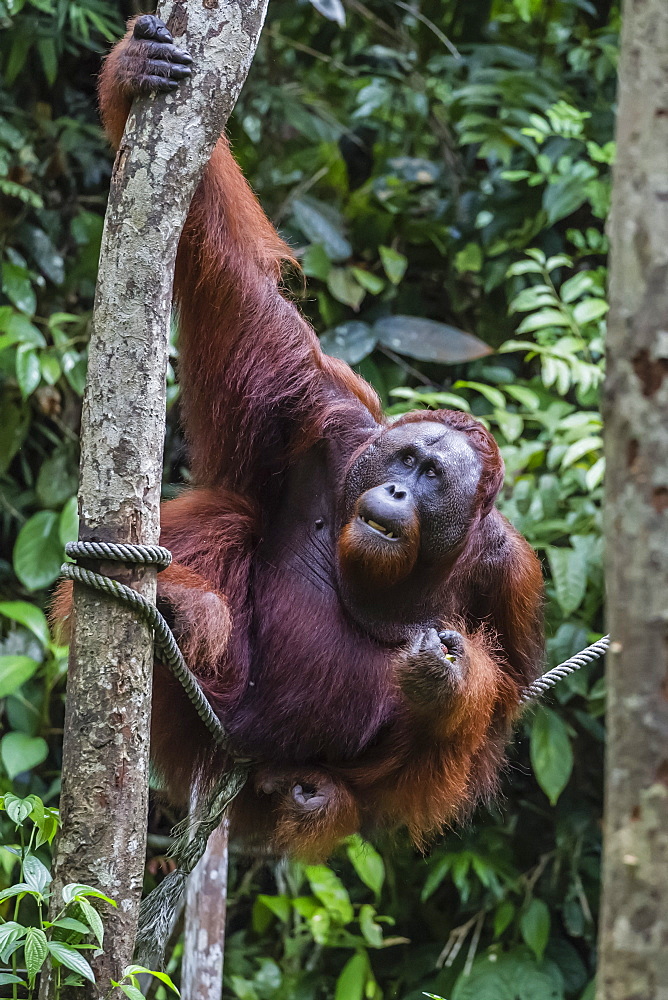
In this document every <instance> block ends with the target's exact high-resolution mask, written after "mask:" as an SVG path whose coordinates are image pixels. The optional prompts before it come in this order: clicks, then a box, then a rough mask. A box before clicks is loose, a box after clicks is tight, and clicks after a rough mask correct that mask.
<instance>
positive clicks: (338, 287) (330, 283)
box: [327, 267, 366, 312]
mask: <svg viewBox="0 0 668 1000" xmlns="http://www.w3.org/2000/svg"><path fill="white" fill-rule="evenodd" d="M327 287H328V289H329V291H330V292H331V294H332V295H333V296H334V298H335V299H336V301H337V302H342V303H343V305H345V306H350V308H351V309H353V310H354V311H355V312H357V310H358V309H359V307H360V305H361V304H362V300H363V299H364V296H365V295H366V292H365V291H364V289H363V288H362V286H361V285H360V284H359V283H358V282H357V281H356V279H355V276H354V274H353V268H350V267H333V268H332V269H331V271H330V272H329V275H328V276H327Z"/></svg>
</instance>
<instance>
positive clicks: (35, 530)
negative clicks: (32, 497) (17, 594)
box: [14, 510, 65, 590]
mask: <svg viewBox="0 0 668 1000" xmlns="http://www.w3.org/2000/svg"><path fill="white" fill-rule="evenodd" d="M64 555H65V554H64V552H63V547H62V545H61V543H60V538H59V537H58V515H57V514H55V513H54V512H53V511H51V510H40V511H39V513H37V514H33V516H32V517H31V518H30V519H29V520H28V521H26V523H25V524H24V525H23V527H22V528H21V530H20V531H19V536H18V538H17V539H16V545H15V546H14V572H15V573H16V575H17V576H18V578H19V580H20V581H21V583H22V584H23V585H24V587H26V588H27V589H28V590H40V589H41V588H42V587H48V586H50V585H51V584H52V583H53V582H54V580H56V579H57V578H58V574H59V573H60V567H61V564H62V562H63V559H64Z"/></svg>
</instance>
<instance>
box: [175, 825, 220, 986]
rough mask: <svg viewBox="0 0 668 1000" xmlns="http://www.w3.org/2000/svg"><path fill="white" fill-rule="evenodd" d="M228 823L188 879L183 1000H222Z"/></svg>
mask: <svg viewBox="0 0 668 1000" xmlns="http://www.w3.org/2000/svg"><path fill="white" fill-rule="evenodd" d="M228 831H229V821H228V820H227V819H225V820H224V821H223V822H222V823H221V825H220V826H219V827H218V829H217V830H216V831H215V833H212V834H211V836H210V837H209V843H208V844H207V847H206V851H205V852H204V856H203V857H202V858H200V860H199V861H198V863H197V865H196V866H195V870H194V871H193V873H192V874H191V875H190V877H189V879H188V888H187V890H186V929H185V937H184V942H183V964H182V967H181V996H182V998H183V1000H220V998H221V996H222V992H223V949H224V944H225V915H226V910H227V839H228Z"/></svg>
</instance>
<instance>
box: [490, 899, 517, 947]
mask: <svg viewBox="0 0 668 1000" xmlns="http://www.w3.org/2000/svg"><path fill="white" fill-rule="evenodd" d="M514 916H515V906H514V904H513V903H511V902H510V900H509V899H504V900H503V902H502V903H499V905H498V906H497V908H496V912H495V914H494V938H495V939H496V938H499V937H501V935H502V934H503V932H504V931H505V930H506V928H507V927H508V926H509V925H510V922H511V920H512V919H513V917H514Z"/></svg>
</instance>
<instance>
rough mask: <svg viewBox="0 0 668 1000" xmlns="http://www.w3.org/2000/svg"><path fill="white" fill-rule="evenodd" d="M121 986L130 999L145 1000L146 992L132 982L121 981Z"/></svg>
mask: <svg viewBox="0 0 668 1000" xmlns="http://www.w3.org/2000/svg"><path fill="white" fill-rule="evenodd" d="M120 988H121V989H122V990H123V992H124V993H125V995H126V997H128V1000H144V994H143V993H142V991H141V990H139V989H137V987H136V986H132V984H131V983H120Z"/></svg>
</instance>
